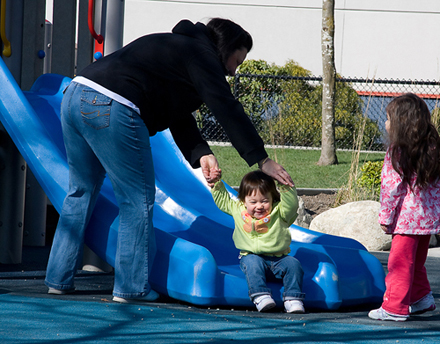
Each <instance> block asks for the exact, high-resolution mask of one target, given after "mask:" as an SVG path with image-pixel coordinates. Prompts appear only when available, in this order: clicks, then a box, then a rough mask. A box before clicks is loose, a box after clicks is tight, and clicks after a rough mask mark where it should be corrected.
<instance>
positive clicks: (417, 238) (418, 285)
mask: <svg viewBox="0 0 440 344" xmlns="http://www.w3.org/2000/svg"><path fill="white" fill-rule="evenodd" d="M430 237H431V236H430V235H403V234H395V235H393V241H392V243H391V251H390V255H389V258H388V275H387V277H386V278H385V284H386V291H385V295H384V301H383V303H382V308H383V309H384V310H385V311H387V312H388V313H391V314H395V315H409V306H410V305H411V304H413V303H414V302H416V301H418V300H420V299H421V298H422V297H424V296H425V295H426V294H428V293H429V292H430V291H431V287H430V285H429V281H428V276H427V274H426V268H425V261H426V257H427V255H428V248H429V240H430Z"/></svg>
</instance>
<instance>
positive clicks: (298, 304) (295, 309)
mask: <svg viewBox="0 0 440 344" xmlns="http://www.w3.org/2000/svg"><path fill="white" fill-rule="evenodd" d="M284 309H285V311H286V313H296V314H302V313H305V310H304V304H303V302H302V301H301V300H286V301H284Z"/></svg>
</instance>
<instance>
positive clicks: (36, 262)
mask: <svg viewBox="0 0 440 344" xmlns="http://www.w3.org/2000/svg"><path fill="white" fill-rule="evenodd" d="M435 250H437V249H435ZM48 253H49V248H48V247H25V248H24V249H23V263H22V264H20V265H0V343H2V344H3V343H55V342H56V343H121V342H127V343H229V342H234V343H249V342H252V343H257V344H259V343H261V344H262V343H264V344H268V343H276V344H280V343H425V342H427V343H440V311H439V309H437V310H435V311H434V312H430V313H427V314H423V315H419V316H413V317H411V318H410V319H409V320H408V321H406V322H399V323H397V322H383V321H375V320H371V319H369V318H368V316H367V314H368V311H369V310H370V309H372V308H373V307H376V306H377V305H361V306H356V307H354V308H352V309H339V310H337V311H328V312H326V311H322V310H313V309H306V314H301V315H298V314H294V315H289V314H286V313H283V312H282V310H281V309H276V310H274V311H273V312H270V313H258V312H257V311H256V310H255V309H253V308H237V309H231V308H230V307H221V308H216V307H200V306H194V305H191V304H186V303H182V302H178V301H176V300H174V299H171V298H165V297H161V299H159V300H158V301H157V302H154V303H138V304H118V303H115V302H112V301H111V298H112V296H111V290H112V286H113V275H112V273H96V272H85V271H81V272H80V273H79V274H78V277H77V278H76V288H77V291H76V293H75V294H70V295H62V296H55V295H48V294H47V288H46V286H45V285H44V283H43V281H44V276H45V271H44V269H45V264H46V262H47V257H48ZM374 255H375V256H376V257H377V258H378V259H379V260H380V262H381V263H382V264H383V265H384V268H385V269H386V262H387V258H388V254H387V253H384V252H378V253H374ZM439 263H440V257H438V255H437V254H436V256H430V257H428V260H427V263H426V267H427V270H428V276H429V278H430V282H431V287H432V290H433V295H434V297H435V300H436V303H437V305H440V273H439V272H440V264H439Z"/></svg>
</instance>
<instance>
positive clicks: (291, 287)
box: [240, 253, 305, 301]
mask: <svg viewBox="0 0 440 344" xmlns="http://www.w3.org/2000/svg"><path fill="white" fill-rule="evenodd" d="M240 267H241V270H242V271H243V272H244V274H245V275H246V281H247V283H248V287H249V297H250V298H251V300H252V299H253V298H254V297H256V296H258V295H263V294H271V290H270V288H268V287H267V285H266V278H267V276H270V277H275V278H276V279H282V280H283V285H284V293H283V300H284V301H286V300H303V299H304V297H305V294H304V293H303V292H302V291H301V288H302V282H303V276H304V272H303V269H302V267H301V263H300V262H299V261H298V260H297V259H296V258H294V257H292V256H282V257H272V256H264V255H258V254H252V253H250V254H248V255H246V256H241V259H240Z"/></svg>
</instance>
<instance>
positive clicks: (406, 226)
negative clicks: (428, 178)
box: [379, 152, 440, 235]
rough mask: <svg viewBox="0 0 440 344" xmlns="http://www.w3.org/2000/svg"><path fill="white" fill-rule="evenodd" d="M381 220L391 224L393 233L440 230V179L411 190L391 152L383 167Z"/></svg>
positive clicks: (414, 233)
mask: <svg viewBox="0 0 440 344" xmlns="http://www.w3.org/2000/svg"><path fill="white" fill-rule="evenodd" d="M414 180H415V178H413V181H414ZM379 223H380V224H381V225H387V226H389V227H388V232H389V233H390V234H412V235H429V234H437V233H440V180H439V181H437V183H436V184H433V185H430V186H428V187H427V188H426V189H423V190H421V189H420V188H418V187H416V188H414V191H413V192H411V190H410V188H409V186H408V184H407V183H405V184H404V183H402V179H401V178H400V176H399V174H398V173H397V172H396V171H395V170H394V168H393V165H392V164H391V158H390V156H389V152H387V154H386V155H385V160H384V163H383V168H382V180H381V191H380V210H379Z"/></svg>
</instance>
